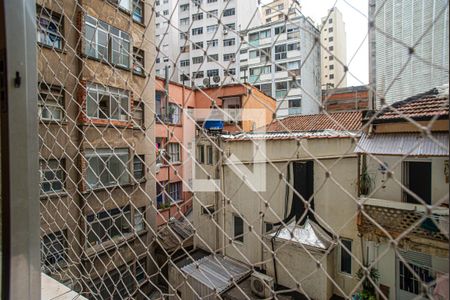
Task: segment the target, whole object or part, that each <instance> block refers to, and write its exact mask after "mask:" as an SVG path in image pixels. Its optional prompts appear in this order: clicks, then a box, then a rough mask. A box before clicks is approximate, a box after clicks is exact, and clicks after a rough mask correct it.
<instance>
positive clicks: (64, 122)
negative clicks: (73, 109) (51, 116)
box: [39, 119, 68, 126]
mask: <svg viewBox="0 0 450 300" xmlns="http://www.w3.org/2000/svg"><path fill="white" fill-rule="evenodd" d="M39 123H42V124H52V125H60V126H65V125H67V124H68V122H67V121H57V120H44V119H39Z"/></svg>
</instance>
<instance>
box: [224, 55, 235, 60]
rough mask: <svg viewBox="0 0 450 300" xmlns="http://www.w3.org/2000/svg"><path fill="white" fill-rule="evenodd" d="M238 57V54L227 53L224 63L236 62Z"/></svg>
mask: <svg viewBox="0 0 450 300" xmlns="http://www.w3.org/2000/svg"><path fill="white" fill-rule="evenodd" d="M235 57H236V53H225V54H224V55H223V61H234V60H235Z"/></svg>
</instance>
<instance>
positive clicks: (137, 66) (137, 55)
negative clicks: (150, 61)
mask: <svg viewBox="0 0 450 300" xmlns="http://www.w3.org/2000/svg"><path fill="white" fill-rule="evenodd" d="M144 58H145V55H144V51H143V50H141V49H138V48H133V72H134V73H135V74H138V75H144V68H145V60H144Z"/></svg>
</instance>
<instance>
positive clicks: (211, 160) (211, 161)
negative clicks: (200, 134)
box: [206, 146, 214, 165]
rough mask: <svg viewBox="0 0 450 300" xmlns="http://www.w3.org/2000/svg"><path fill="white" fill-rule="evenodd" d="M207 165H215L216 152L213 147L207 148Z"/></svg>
mask: <svg viewBox="0 0 450 300" xmlns="http://www.w3.org/2000/svg"><path fill="white" fill-rule="evenodd" d="M206 163H207V164H208V165H212V164H214V152H213V147H212V146H206Z"/></svg>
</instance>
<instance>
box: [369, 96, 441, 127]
mask: <svg viewBox="0 0 450 300" xmlns="http://www.w3.org/2000/svg"><path fill="white" fill-rule="evenodd" d="M435 116H437V117H438V118H443V117H446V118H448V92H447V94H443V93H439V90H438V89H432V90H430V91H428V92H426V93H423V94H418V95H416V96H413V97H410V98H407V99H405V100H402V101H399V102H396V103H394V104H392V106H389V107H386V108H385V109H384V110H382V111H381V113H380V114H379V115H378V116H377V117H376V120H375V121H380V122H383V121H391V120H401V119H406V118H411V119H415V120H427V119H431V118H432V117H435Z"/></svg>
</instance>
